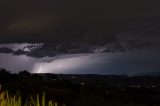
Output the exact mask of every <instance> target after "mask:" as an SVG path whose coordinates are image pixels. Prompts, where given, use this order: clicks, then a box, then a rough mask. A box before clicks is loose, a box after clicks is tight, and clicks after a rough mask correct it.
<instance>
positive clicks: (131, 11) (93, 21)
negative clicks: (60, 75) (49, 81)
mask: <svg viewBox="0 0 160 106" xmlns="http://www.w3.org/2000/svg"><path fill="white" fill-rule="evenodd" d="M159 35H160V6H159V3H158V2H156V1H150V0H141V1H139V0H132V1H128V0H45V1H44V0H26V1H22V0H14V1H13V0H1V1H0V43H9V42H10V43H19V42H21V43H34V42H40V43H44V45H45V46H44V47H43V48H41V49H39V50H38V49H36V50H37V51H33V52H32V51H31V50H30V49H31V48H32V47H33V45H32V47H31V46H30V48H29V46H27V45H28V44H14V45H13V44H9V45H7V47H9V49H8V48H7V49H6V48H4V47H5V46H6V44H4V45H5V46H4V45H2V44H0V47H1V49H0V50H1V53H4V54H0V59H1V60H2V61H1V62H0V67H4V68H7V67H8V69H10V70H12V69H13V70H14V72H17V70H18V71H19V69H28V70H29V71H30V72H46V70H47V72H51V73H52V72H59V71H56V70H60V72H64V73H68V71H66V70H65V69H66V68H68V70H70V68H77V69H78V71H74V70H70V72H72V73H100V74H112V73H113V74H114V73H116V74H123V73H126V74H131V73H132V74H133V73H138V72H139V73H140V72H142V73H143V72H151V71H152V72H154V71H158V72H159V70H160V69H159V68H160V67H159V66H160V56H159V55H158V53H159V52H160V36H159ZM79 42H80V43H79ZM82 42H83V43H82ZM67 43H68V44H67ZM69 43H70V44H73V43H77V45H78V47H79V48H78V47H77V46H73V45H71V46H70V44H69ZM107 44H109V45H107ZM68 45H69V46H68ZM12 46H13V48H12ZM22 47H25V50H28V51H29V52H30V54H28V55H26V51H22V50H20V51H18V50H17V51H18V53H22V54H23V55H20V56H19V55H15V53H17V51H15V50H10V49H15V48H22ZM77 48H78V49H77ZM22 49H24V48H22ZM71 49H72V50H71ZM93 49H94V50H93ZM51 51H52V52H51ZM102 51H105V52H102ZM6 52H9V53H13V54H9V55H8V54H6ZM108 53H109V54H108ZM146 53H147V54H146ZM24 54H25V55H24ZM62 54H64V56H63V55H62ZM73 54H74V55H73ZM75 54H78V55H76V56H75ZM59 55H62V56H60V57H59ZM49 56H51V58H50V57H49ZM54 56H55V57H54ZM10 61H17V62H14V64H12V62H10ZM85 62H86V64H82V63H85ZM16 63H22V64H21V67H19V64H16ZM7 65H8V66H7ZM94 66H96V68H95V67H94ZM13 67H14V68H13ZM83 67H85V69H83ZM53 69H54V70H53ZM91 69H93V70H92V71H90V70H91ZM94 69H95V70H94ZM15 70H16V71H15ZM44 70H45V71H44ZM81 70H83V71H81ZM85 70H86V71H85Z"/></svg>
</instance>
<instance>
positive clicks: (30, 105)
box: [0, 91, 58, 106]
mask: <svg viewBox="0 0 160 106" xmlns="http://www.w3.org/2000/svg"><path fill="white" fill-rule="evenodd" d="M0 106H58V103H57V102H55V101H52V100H50V101H48V102H47V101H46V98H45V93H43V96H42V97H40V96H39V95H36V98H33V97H32V96H31V97H30V99H29V100H28V101H27V102H26V103H25V104H24V105H22V100H21V97H20V96H16V95H13V96H10V95H9V93H8V92H7V91H5V92H2V93H0Z"/></svg>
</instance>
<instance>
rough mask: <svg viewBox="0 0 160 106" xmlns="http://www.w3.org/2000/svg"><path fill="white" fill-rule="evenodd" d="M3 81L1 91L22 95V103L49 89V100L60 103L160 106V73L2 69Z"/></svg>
mask: <svg viewBox="0 0 160 106" xmlns="http://www.w3.org/2000/svg"><path fill="white" fill-rule="evenodd" d="M0 84H1V92H4V91H6V90H7V91H8V92H9V94H10V95H16V96H20V97H21V100H22V104H25V103H26V102H27V100H29V97H33V98H36V97H34V96H36V95H37V94H38V95H42V94H43V92H45V98H46V101H49V100H54V101H56V102H57V103H58V106H64V104H65V106H160V77H159V76H134V77H128V76H125V75H120V76H115V75H62V74H61V75H57V74H31V73H29V72H27V71H21V72H19V73H18V74H11V73H10V72H8V71H7V70H5V69H0ZM40 101H41V100H40ZM46 103H47V102H46ZM46 106H47V105H46Z"/></svg>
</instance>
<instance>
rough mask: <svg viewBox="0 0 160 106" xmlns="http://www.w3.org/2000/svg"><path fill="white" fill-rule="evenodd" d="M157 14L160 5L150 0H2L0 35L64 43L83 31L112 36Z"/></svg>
mask: <svg viewBox="0 0 160 106" xmlns="http://www.w3.org/2000/svg"><path fill="white" fill-rule="evenodd" d="M159 11H160V7H159V3H158V2H155V1H149V0H141V1H139V0H134V1H133V0H132V1H128V0H121V1H119V0H110V1H109V0H108V1H107V0H67V1H66V0H45V1H44V0H34V1H33V0H27V1H20V0H14V1H13V0H2V1H0V14H1V15H0V23H1V24H0V35H1V38H3V39H7V40H12V39H17V40H24V39H25V40H27V39H30V40H31V39H35V40H38V39H51V38H52V39H53V38H55V37H56V36H61V37H60V38H59V39H62V40H63V38H64V39H65V38H67V37H70V38H71V37H72V38H73V37H75V36H76V37H77V36H81V33H83V32H87V33H95V32H96V33H97V32H98V33H103V34H105V36H113V35H112V34H114V33H116V32H122V31H126V30H130V29H128V27H129V28H130V27H131V29H134V28H137V26H139V24H144V23H145V22H148V21H150V20H154V19H158V18H159V17H160V13H159ZM142 28H143V26H142V27H140V29H142ZM76 37H75V38H76Z"/></svg>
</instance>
